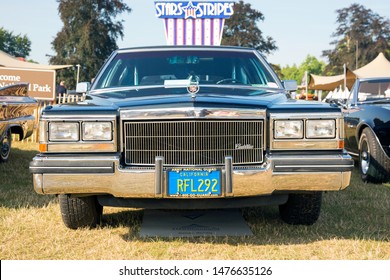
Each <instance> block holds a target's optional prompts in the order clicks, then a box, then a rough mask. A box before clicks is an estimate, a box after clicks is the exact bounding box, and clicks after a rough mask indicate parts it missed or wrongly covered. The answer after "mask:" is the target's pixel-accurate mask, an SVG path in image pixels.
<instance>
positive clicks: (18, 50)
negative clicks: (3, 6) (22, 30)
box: [0, 27, 31, 58]
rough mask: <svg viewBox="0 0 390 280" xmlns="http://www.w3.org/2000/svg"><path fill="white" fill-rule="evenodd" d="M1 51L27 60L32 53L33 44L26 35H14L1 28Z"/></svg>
mask: <svg viewBox="0 0 390 280" xmlns="http://www.w3.org/2000/svg"><path fill="white" fill-rule="evenodd" d="M0 50H2V51H4V52H6V53H8V54H9V55H12V56H15V57H23V58H26V57H27V56H28V55H29V54H30V51H31V42H30V40H29V39H28V37H27V36H26V35H23V36H22V35H21V34H19V35H14V34H13V32H10V31H7V30H5V29H4V28H3V27H0Z"/></svg>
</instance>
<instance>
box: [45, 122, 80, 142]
mask: <svg viewBox="0 0 390 280" xmlns="http://www.w3.org/2000/svg"><path fill="white" fill-rule="evenodd" d="M79 127H80V125H79V123H78V122H50V123H49V141H68V142H75V141H78V140H79V139H80V137H79V131H80V128H79Z"/></svg>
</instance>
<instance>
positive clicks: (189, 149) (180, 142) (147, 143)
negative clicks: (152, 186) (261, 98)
mask: <svg viewBox="0 0 390 280" xmlns="http://www.w3.org/2000/svg"><path fill="white" fill-rule="evenodd" d="M123 128H124V153H125V163H126V164H127V165H154V164H155V157H156V156H162V157H164V165H166V166H210V165H223V164H224V162H225V157H226V156H231V157H232V158H233V164H235V165H239V164H255V163H261V162H262V161H263V142H264V122H263V121H262V120H183V121H181V120H175V121H158V122H156V121H153V122H149V121H145V122H139V121H125V122H124V124H123Z"/></svg>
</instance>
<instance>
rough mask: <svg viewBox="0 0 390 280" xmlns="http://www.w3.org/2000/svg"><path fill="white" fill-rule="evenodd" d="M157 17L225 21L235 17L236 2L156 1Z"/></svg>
mask: <svg viewBox="0 0 390 280" xmlns="http://www.w3.org/2000/svg"><path fill="white" fill-rule="evenodd" d="M154 3H155V8H156V15H157V17H159V18H171V19H179V18H180V19H205V18H209V19H214V18H220V19H225V18H229V17H230V16H232V15H233V5H234V1H223V2H212V1H210V2H199V1H155V2H154Z"/></svg>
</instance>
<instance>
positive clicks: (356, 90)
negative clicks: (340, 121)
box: [344, 73, 390, 183]
mask: <svg viewBox="0 0 390 280" xmlns="http://www.w3.org/2000/svg"><path fill="white" fill-rule="evenodd" d="M389 74H390V73H389ZM344 113H345V134H346V137H345V147H346V149H347V151H348V152H349V153H350V154H351V155H352V156H354V157H355V158H356V159H358V161H359V170H360V174H361V177H362V180H363V181H369V182H377V183H381V182H386V181H388V180H390V77H382V78H365V79H357V80H356V82H355V84H354V86H353V88H352V90H351V93H350V96H349V98H348V99H347V100H346V102H345V103H344Z"/></svg>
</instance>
